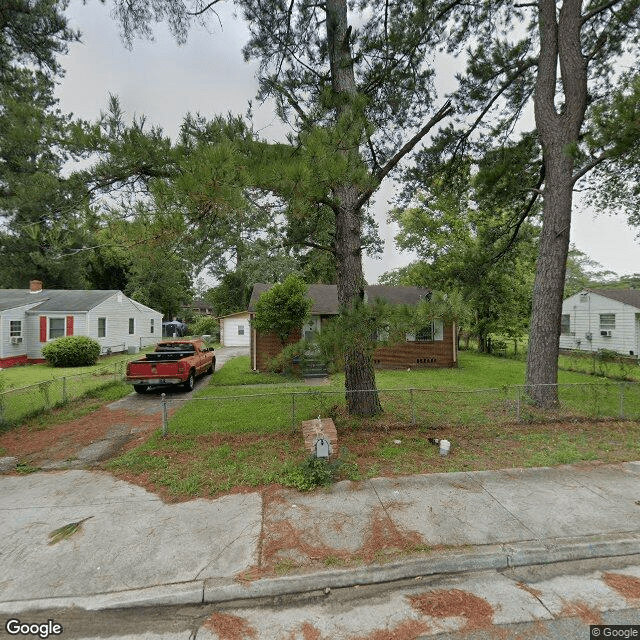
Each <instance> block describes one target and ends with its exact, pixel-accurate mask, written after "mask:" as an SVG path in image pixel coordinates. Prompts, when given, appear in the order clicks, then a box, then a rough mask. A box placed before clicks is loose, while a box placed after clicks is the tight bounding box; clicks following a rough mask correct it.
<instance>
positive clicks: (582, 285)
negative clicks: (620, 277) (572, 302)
mask: <svg viewBox="0 0 640 640" xmlns="http://www.w3.org/2000/svg"><path fill="white" fill-rule="evenodd" d="M615 278H616V274H615V273H614V272H613V271H609V270H608V269H604V268H603V266H602V265H601V264H600V263H599V262H596V261H595V260H592V259H591V258H590V257H589V256H588V255H587V254H586V253H584V252H582V251H580V250H579V249H576V247H574V246H572V247H571V248H570V249H569V255H568V256H567V272H566V276H565V281H564V297H565V298H568V297H569V296H572V295H573V294H574V293H578V292H579V291H582V290H583V289H587V288H591V287H604V286H609V285H611V284H613V282H614V281H615Z"/></svg>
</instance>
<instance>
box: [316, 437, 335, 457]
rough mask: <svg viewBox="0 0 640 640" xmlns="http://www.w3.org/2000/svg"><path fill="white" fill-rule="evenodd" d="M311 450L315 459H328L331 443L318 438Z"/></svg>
mask: <svg viewBox="0 0 640 640" xmlns="http://www.w3.org/2000/svg"><path fill="white" fill-rule="evenodd" d="M313 450H314V454H315V457H316V458H328V457H329V456H330V455H331V443H330V442H329V441H328V440H326V439H325V438H318V439H317V440H316V441H315V444H314V449H313Z"/></svg>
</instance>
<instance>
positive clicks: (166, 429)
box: [162, 393, 169, 436]
mask: <svg viewBox="0 0 640 640" xmlns="http://www.w3.org/2000/svg"><path fill="white" fill-rule="evenodd" d="M168 432H169V424H168V420H167V394H166V393H163V394H162V435H163V436H166V435H167V433H168Z"/></svg>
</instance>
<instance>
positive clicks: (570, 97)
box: [526, 0, 587, 407]
mask: <svg viewBox="0 0 640 640" xmlns="http://www.w3.org/2000/svg"><path fill="white" fill-rule="evenodd" d="M581 4H582V2H581V0H564V2H563V4H562V9H561V10H560V13H559V16H557V15H556V3H555V0H540V1H539V12H540V14H539V29H540V56H539V61H538V76H537V79H536V89H535V101H534V107H535V118H536V126H537V129H538V135H539V137H540V142H541V144H542V151H543V158H544V165H545V186H544V212H543V219H542V232H541V235H540V252H539V257H538V262H537V265H536V277H535V283H534V288H533V308H532V314H531V333H530V339H529V352H528V356H527V374H526V384H527V392H528V394H529V396H530V397H531V398H532V399H533V401H534V402H535V403H536V404H537V405H538V406H542V407H553V406H555V405H557V402H558V391H557V387H556V386H555V385H556V384H557V381H558V351H559V339H560V320H561V315H562V296H563V291H564V280H565V271H566V264H567V255H568V252H569V233H570V229H571V205H572V198H573V184H574V177H573V168H574V158H573V156H572V153H571V150H572V147H573V146H574V145H576V144H577V141H578V136H579V134H580V129H581V127H582V123H583V121H584V113H585V109H586V99H587V74H586V64H585V60H584V58H583V56H582V51H581V46H580V30H581V26H582V16H581ZM558 63H559V67H560V75H561V80H562V94H563V95H562V97H563V98H564V104H563V105H562V106H561V107H560V109H559V110H558V109H557V108H556V102H555V101H556V82H557V70H558Z"/></svg>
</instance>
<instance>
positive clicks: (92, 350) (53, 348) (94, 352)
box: [42, 336, 100, 367]
mask: <svg viewBox="0 0 640 640" xmlns="http://www.w3.org/2000/svg"><path fill="white" fill-rule="evenodd" d="M42 355H43V356H44V358H45V359H46V361H47V362H48V363H49V364H50V365H51V366H52V367H86V366H90V365H92V364H95V363H96V362H97V360H98V356H99V355H100V345H99V344H98V342H96V341H95V340H92V339H91V338H87V337H86V336H67V337H66V338H58V339H57V340H54V341H53V342H49V343H48V344H46V345H45V346H44V347H42Z"/></svg>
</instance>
